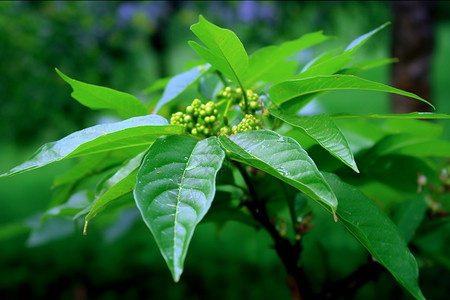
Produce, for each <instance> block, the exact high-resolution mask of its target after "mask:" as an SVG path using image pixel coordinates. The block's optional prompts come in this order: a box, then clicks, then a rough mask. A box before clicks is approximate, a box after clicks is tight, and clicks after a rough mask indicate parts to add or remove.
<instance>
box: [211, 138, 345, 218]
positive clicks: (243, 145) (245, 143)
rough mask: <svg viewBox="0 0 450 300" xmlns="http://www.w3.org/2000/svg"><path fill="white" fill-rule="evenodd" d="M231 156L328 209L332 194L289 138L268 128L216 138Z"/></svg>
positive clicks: (333, 203) (334, 204)
mask: <svg viewBox="0 0 450 300" xmlns="http://www.w3.org/2000/svg"><path fill="white" fill-rule="evenodd" d="M219 141H220V143H221V144H222V146H223V147H224V148H225V149H226V150H228V151H230V153H231V158H232V159H234V160H236V161H239V162H242V163H245V164H248V165H250V166H253V167H255V168H258V169H260V170H261V171H264V172H266V173H268V174H270V175H272V176H274V177H276V178H278V179H281V180H282V181H284V182H286V183H288V184H290V185H292V186H293V187H295V188H297V189H299V190H300V191H302V192H304V193H305V194H307V195H308V196H310V197H311V198H313V199H314V200H316V201H318V203H319V204H321V205H324V206H326V207H327V208H329V209H331V210H335V209H336V207H337V200H336V197H335V195H334V193H333V191H332V190H331V188H330V187H329V185H328V184H327V182H326V181H325V179H324V178H323V176H322V174H321V173H320V171H319V170H318V169H317V167H316V165H315V164H314V162H313V161H312V159H311V158H310V157H309V156H308V154H307V153H306V151H305V150H303V149H302V147H301V146H300V145H299V144H298V143H297V142H296V141H295V140H294V139H292V138H289V137H285V136H281V135H279V134H278V133H276V132H273V131H270V130H254V131H248V132H242V133H239V134H236V135H234V136H232V137H231V138H227V137H224V136H220V137H219Z"/></svg>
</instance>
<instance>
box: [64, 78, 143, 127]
mask: <svg viewBox="0 0 450 300" xmlns="http://www.w3.org/2000/svg"><path fill="white" fill-rule="evenodd" d="M56 72H58V74H59V76H61V78H62V79H64V81H66V82H67V83H68V84H70V86H71V87H72V89H73V92H72V97H73V98H75V99H76V100H77V101H78V102H80V103H81V104H83V105H85V106H87V107H89V108H92V109H112V110H115V111H116V112H117V113H118V114H119V115H120V116H121V117H123V118H132V117H137V116H143V115H146V114H147V108H146V107H145V105H144V103H142V102H141V101H140V100H139V99H138V98H136V97H135V96H132V95H130V94H127V93H124V92H119V91H116V90H113V89H110V88H107V87H103V86H97V85H93V84H88V83H84V82H81V81H78V80H75V79H72V78H70V77H69V76H67V75H65V74H63V73H62V72H61V71H59V70H58V69H56Z"/></svg>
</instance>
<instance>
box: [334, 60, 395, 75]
mask: <svg viewBox="0 0 450 300" xmlns="http://www.w3.org/2000/svg"><path fill="white" fill-rule="evenodd" d="M396 62H398V59H397V58H378V59H371V60H365V61H362V62H359V63H356V64H354V65H353V66H351V67H349V68H346V69H343V70H340V71H339V72H338V73H339V74H357V73H360V72H362V71H367V70H370V69H373V68H376V67H380V66H384V65H389V64H393V63H396Z"/></svg>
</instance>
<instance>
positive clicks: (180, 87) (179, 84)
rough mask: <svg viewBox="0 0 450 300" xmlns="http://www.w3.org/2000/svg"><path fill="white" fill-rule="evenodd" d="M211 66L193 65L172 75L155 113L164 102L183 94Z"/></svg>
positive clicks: (154, 111)
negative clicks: (187, 69)
mask: <svg viewBox="0 0 450 300" xmlns="http://www.w3.org/2000/svg"><path fill="white" fill-rule="evenodd" d="M209 68H210V65H209V64H206V65H204V66H197V67H193V68H192V69H190V70H189V71H186V72H183V73H181V74H178V75H175V76H174V77H172V78H171V79H170V81H169V83H168V84H167V86H166V88H165V90H164V93H163V95H162V98H161V99H160V100H159V101H158V104H156V107H155V109H154V110H153V113H154V114H156V113H157V112H158V110H159V109H160V108H161V106H163V105H164V104H166V103H168V102H170V101H171V100H173V99H174V98H175V97H177V96H178V95H179V94H181V93H182V92H183V91H184V90H186V89H187V88H188V87H189V86H191V85H192V84H193V83H195V82H196V81H197V80H198V79H199V78H200V77H202V76H203V75H204V74H205V73H206V72H207V71H208V70H209Z"/></svg>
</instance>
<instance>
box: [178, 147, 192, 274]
mask: <svg viewBox="0 0 450 300" xmlns="http://www.w3.org/2000/svg"><path fill="white" fill-rule="evenodd" d="M197 145H198V143H196V144H195V146H194V148H193V149H192V151H191V154H190V155H189V158H188V161H187V162H186V165H185V168H184V171H183V174H182V175H181V181H180V188H179V189H178V195H177V204H176V206H175V207H176V208H175V215H174V220H173V224H174V226H173V244H172V247H173V248H172V255H173V263H174V266H173V270H174V272H175V269H176V266H175V264H176V261H177V260H176V258H175V250H176V246H175V245H176V244H177V243H176V238H177V227H178V226H177V224H178V222H177V220H178V210H179V207H180V199H181V190H182V189H183V182H184V179H185V178H186V173H187V172H188V167H189V163H190V162H191V159H192V156H193V155H192V154H193V153H194V151H195V149H196V148H197Z"/></svg>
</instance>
